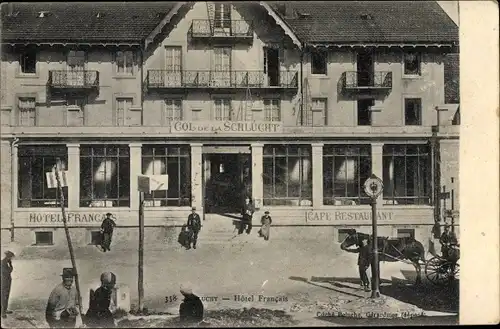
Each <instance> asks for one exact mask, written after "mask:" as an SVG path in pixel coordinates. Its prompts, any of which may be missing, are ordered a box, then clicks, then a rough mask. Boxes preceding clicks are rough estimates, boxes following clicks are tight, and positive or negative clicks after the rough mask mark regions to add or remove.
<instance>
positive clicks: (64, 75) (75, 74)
mask: <svg viewBox="0 0 500 329" xmlns="http://www.w3.org/2000/svg"><path fill="white" fill-rule="evenodd" d="M48 83H49V86H50V87H52V88H72V89H79V88H83V89H90V88H97V87H99V72H98V71H87V70H82V71H71V70H59V71H49V82H48Z"/></svg>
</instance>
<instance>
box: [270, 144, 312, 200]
mask: <svg viewBox="0 0 500 329" xmlns="http://www.w3.org/2000/svg"><path fill="white" fill-rule="evenodd" d="M263 183H264V205H265V206H311V205H312V159H311V147H310V146H298V145H287V146H285V145H266V146H264V172H263Z"/></svg>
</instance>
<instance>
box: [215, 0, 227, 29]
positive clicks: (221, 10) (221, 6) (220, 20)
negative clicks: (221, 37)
mask: <svg viewBox="0 0 500 329" xmlns="http://www.w3.org/2000/svg"><path fill="white" fill-rule="evenodd" d="M214 27H216V28H230V27H231V4H229V3H224V2H217V3H215V8H214Z"/></svg>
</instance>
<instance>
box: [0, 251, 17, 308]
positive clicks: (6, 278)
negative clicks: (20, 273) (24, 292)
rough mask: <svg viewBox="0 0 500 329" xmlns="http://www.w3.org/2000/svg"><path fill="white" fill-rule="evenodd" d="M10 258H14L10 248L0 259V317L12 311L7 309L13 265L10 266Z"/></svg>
mask: <svg viewBox="0 0 500 329" xmlns="http://www.w3.org/2000/svg"><path fill="white" fill-rule="evenodd" d="M12 258H14V253H13V252H12V251H10V250H7V251H6V252H5V258H4V259H2V282H1V286H0V287H1V288H2V300H1V303H2V304H1V308H2V318H6V317H7V314H9V313H12V312H11V311H8V310H7V309H8V307H9V296H10V286H11V285H12V274H11V273H12V271H13V270H14V267H12Z"/></svg>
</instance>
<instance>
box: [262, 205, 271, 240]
mask: <svg viewBox="0 0 500 329" xmlns="http://www.w3.org/2000/svg"><path fill="white" fill-rule="evenodd" d="M260 222H261V224H262V226H261V227H260V230H259V235H260V236H261V237H264V240H266V241H267V240H269V233H270V232H269V231H270V230H271V223H272V222H273V220H272V219H271V216H269V211H265V212H264V216H262V217H261V219H260Z"/></svg>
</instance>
